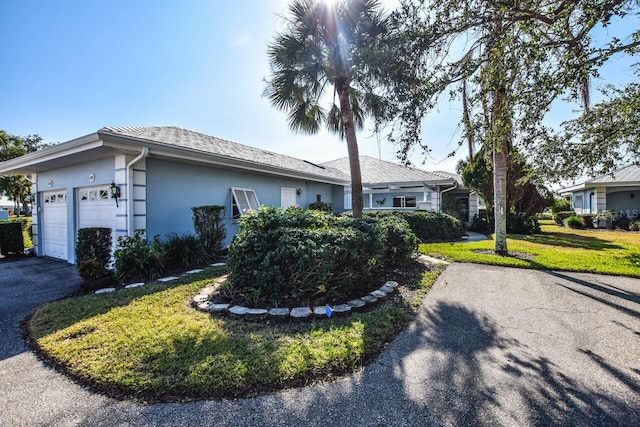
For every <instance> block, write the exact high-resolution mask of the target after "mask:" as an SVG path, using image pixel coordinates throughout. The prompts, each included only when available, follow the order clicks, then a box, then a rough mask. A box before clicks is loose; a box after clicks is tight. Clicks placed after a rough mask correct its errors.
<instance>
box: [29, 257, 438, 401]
mask: <svg viewBox="0 0 640 427" xmlns="http://www.w3.org/2000/svg"><path fill="white" fill-rule="evenodd" d="M439 272H440V270H438V271H435V272H426V273H419V274H416V275H414V279H412V280H410V282H411V283H407V284H406V285H407V286H401V292H398V293H396V294H395V295H396V296H395V297H394V298H393V299H392V300H391V301H389V302H388V303H387V304H385V305H384V306H380V307H378V308H376V309H374V310H372V311H370V312H367V313H361V314H354V315H351V316H350V317H347V318H343V319H335V318H334V319H329V320H322V321H315V322H312V323H289V324H283V325H274V324H261V323H244V322H239V321H234V320H230V319H222V318H212V317H211V316H210V315H208V314H204V313H201V312H198V311H196V310H194V309H193V308H191V307H189V306H187V298H188V297H189V296H191V295H193V294H195V293H197V292H198V291H199V290H200V289H201V288H202V287H204V286H205V285H206V284H208V283H210V282H212V281H213V279H214V278H215V277H218V276H220V275H221V274H224V273H226V271H224V270H223V269H208V270H206V271H205V272H203V273H200V274H198V275H196V276H195V277H185V278H183V279H181V282H179V283H177V284H171V285H149V286H145V287H141V288H135V289H130V290H122V291H118V292H114V293H111V294H101V295H87V296H83V297H79V298H72V299H67V300H63V301H58V302H54V303H52V304H49V305H46V306H44V307H42V308H40V309H39V310H37V311H36V312H35V313H34V315H33V316H32V317H31V318H30V319H29V321H28V323H27V330H28V332H29V334H30V336H31V338H32V339H33V340H34V341H35V342H36V345H37V347H38V348H39V350H40V352H41V353H42V354H43V355H44V357H45V358H47V359H48V360H49V361H51V362H52V363H53V364H56V365H58V366H59V367H61V368H62V369H63V370H65V371H66V372H68V373H69V374H70V375H72V376H73V377H75V378H77V379H79V380H80V381H81V382H83V383H86V384H89V385H91V386H93V387H94V388H96V389H99V390H101V391H103V392H106V393H108V394H112V395H125V396H129V397H140V398H142V399H150V400H172V399H176V398H177V399H184V398H202V397H234V396H247V395H252V394H256V393H259V392H261V391H269V390H274V389H277V388H282V387H287V386H293V385H302V384H308V383H312V382H315V381H318V380H325V379H327V378H330V377H332V376H335V375H342V374H344V373H348V372H352V371H353V370H355V369H357V368H359V367H360V366H362V365H363V364H364V363H366V362H367V361H369V360H371V359H372V358H373V357H374V356H375V355H377V354H378V353H379V352H380V351H381V350H382V349H383V348H384V347H385V345H386V343H387V342H388V341H389V340H390V339H391V338H392V337H394V336H395V335H396V334H397V333H398V332H399V331H401V330H402V329H403V328H404V327H405V326H406V324H407V322H408V321H409V320H410V319H411V317H412V315H413V313H414V311H415V309H416V307H417V304H419V301H420V300H421V299H422V297H423V296H424V294H425V293H426V291H427V290H428V289H429V287H430V286H431V285H432V284H433V282H434V281H435V279H436V278H437V276H438V274H439Z"/></svg>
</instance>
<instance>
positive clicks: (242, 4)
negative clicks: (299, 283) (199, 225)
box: [0, 0, 633, 172]
mask: <svg viewBox="0 0 640 427" xmlns="http://www.w3.org/2000/svg"><path fill="white" fill-rule="evenodd" d="M382 3H383V5H384V6H385V8H386V9H387V10H390V9H392V8H393V7H394V6H395V5H396V4H397V0H383V1H382ZM286 6H287V0H235V1H230V0H189V1H183V0H154V1H150V0H135V1H132V0H128V1H122V0H110V1H97V0H84V1H76V0H57V1H40V0H24V1H18V0H0V16H1V17H2V29H1V30H0V53H1V55H2V66H0V96H1V97H2V98H1V100H2V101H1V102H0V129H3V130H5V131H6V132H8V133H10V134H14V135H22V136H26V135H29V134H39V135H40V136H41V137H42V138H43V140H44V141H45V142H65V141H68V140H71V139H74V138H78V137H81V136H84V135H87V134H90V133H94V132H96V131H97V130H98V129H100V128H102V127H104V126H179V127H182V128H186V129H190V130H194V131H198V132H202V133H205V134H209V135H213V136H217V137H220V138H224V139H228V140H231V141H234V142H238V143H241V144H247V145H251V146H255V147H261V148H264V149H267V150H271V151H275V152H278V153H282V154H288V155H291V156H294V157H298V158H302V159H305V160H309V161H312V162H316V163H319V162H324V161H328V160H333V159H336V158H339V157H345V156H347V148H346V143H345V142H343V141H341V140H340V139H339V138H338V137H337V136H335V135H333V134H328V133H326V132H321V133H319V134H316V135H311V136H310V135H304V134H296V133H294V132H292V131H291V130H290V129H289V127H288V124H287V119H286V114H285V113H283V112H281V111H278V110H277V109H276V108H274V107H272V106H271V105H270V104H269V102H268V100H267V99H266V98H265V97H263V91H264V88H265V82H264V80H265V78H267V77H268V75H269V67H268V61H267V56H266V50H267V45H268V43H269V42H271V41H272V40H273V38H274V36H275V34H276V32H277V30H278V29H280V28H281V27H282V23H283V21H282V18H281V16H282V15H283V14H285V12H286ZM603 75H607V76H608V77H610V78H609V80H608V81H610V82H612V83H617V82H619V81H621V80H625V79H626V80H628V79H630V78H632V76H633V74H632V70H631V67H630V65H629V63H628V62H624V63H623V64H621V63H620V62H614V63H613V64H612V65H611V66H610V67H609V71H606V72H604V73H603ZM603 81H604V80H596V82H595V86H596V88H597V87H598V86H599V85H601V84H603ZM567 111H569V113H567ZM460 114H461V111H460V107H459V106H458V105H457V104H449V102H448V101H447V100H446V99H445V100H443V101H442V102H441V103H440V104H439V108H438V110H437V112H436V113H435V114H433V115H431V116H430V117H429V118H427V119H426V120H425V123H424V126H423V133H422V137H423V139H424V140H425V141H427V142H428V143H429V145H430V146H431V147H432V148H433V152H432V153H431V155H430V157H428V158H426V159H425V158H424V156H423V155H421V153H420V152H419V151H415V152H414V153H413V155H412V157H411V160H412V162H413V163H414V164H416V165H422V166H420V167H422V168H424V169H428V170H446V171H451V172H453V171H454V169H455V164H456V163H457V161H458V159H461V158H463V157H465V156H466V152H465V150H464V149H461V150H460V151H459V153H458V155H457V156H456V157H454V158H447V153H449V152H451V151H453V150H454V149H455V148H456V146H457V141H458V139H459V133H457V130H458V122H459V120H460ZM554 114H555V117H552V118H551V120H552V121H553V120H555V121H556V122H557V123H559V122H560V121H561V120H563V119H565V118H568V117H570V110H567V109H566V108H564V109H563V110H562V111H560V112H558V113H554ZM358 143H359V148H360V154H365V155H369V156H373V157H381V158H382V159H384V160H394V159H395V150H394V148H393V146H391V145H390V144H389V143H388V142H387V141H386V140H385V139H384V136H383V135H381V136H380V138H378V137H377V136H376V135H375V134H373V133H372V132H371V131H370V130H365V131H363V132H361V133H359V135H358ZM379 143H380V146H379ZM423 160H424V164H423Z"/></svg>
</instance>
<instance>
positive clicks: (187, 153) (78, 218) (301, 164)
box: [0, 127, 350, 263]
mask: <svg viewBox="0 0 640 427" xmlns="http://www.w3.org/2000/svg"><path fill="white" fill-rule="evenodd" d="M0 173H11V174H24V175H31V179H32V181H33V189H32V190H33V194H34V195H36V197H35V203H34V215H33V235H34V239H33V240H34V244H35V247H36V253H37V254H38V255H45V256H50V257H54V258H59V259H64V260H66V261H68V262H70V263H74V262H75V259H76V258H75V240H76V236H77V230H78V229H80V228H84V227H97V226H99V227H108V228H111V229H112V230H113V236H114V244H115V242H116V238H117V237H119V236H124V235H132V234H133V233H134V231H135V230H137V229H144V230H146V233H147V235H148V236H154V235H156V234H160V235H161V237H164V236H165V235H166V234H167V233H170V232H175V233H178V234H184V233H193V232H194V229H193V220H192V211H191V208H192V207H195V206H203V205H223V206H225V207H226V208H227V210H226V223H227V236H228V237H227V243H228V241H229V239H230V238H231V236H233V234H235V233H236V231H237V224H236V221H235V218H237V217H238V216H239V215H240V214H241V213H242V212H243V211H245V210H247V209H256V208H257V207H258V206H259V205H260V204H264V205H273V206H282V207H289V206H293V205H300V206H308V205H309V204H310V203H313V202H316V201H318V200H320V201H323V202H330V203H333V204H334V206H335V207H336V209H337V210H340V208H341V205H342V200H343V194H344V187H345V186H348V185H349V182H350V179H349V176H348V175H346V174H345V173H343V172H341V171H338V170H336V169H332V168H329V167H326V166H322V165H316V164H314V163H311V162H308V161H305V160H300V159H296V158H293V157H289V156H285V155H281V154H277V153H273V152H270V151H266V150H262V149H259V148H254V147H249V146H246V145H241V144H237V143H234V142H231V141H226V140H223V139H220V138H215V137H213V136H208V135H204V134H201V133H197V132H192V131H189V130H186V129H181V128H178V127H120V128H115V127H107V128H102V129H100V130H98V131H97V132H96V133H92V134H90V135H87V136H83V137H81V138H78V139H74V140H72V141H68V142H65V143H62V144H59V145H55V146H53V147H49V148H46V149H44V150H41V151H37V152H34V153H29V154H27V155H24V156H22V157H18V158H15V159H11V160H8V161H6V162H4V163H0ZM116 191H117V192H119V193H120V196H119V197H117V198H114V196H113V192H116ZM336 200H337V201H339V203H334V201H336Z"/></svg>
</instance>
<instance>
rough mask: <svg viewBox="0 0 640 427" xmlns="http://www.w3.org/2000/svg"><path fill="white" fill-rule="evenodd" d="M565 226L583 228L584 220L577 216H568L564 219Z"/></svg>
mask: <svg viewBox="0 0 640 427" xmlns="http://www.w3.org/2000/svg"><path fill="white" fill-rule="evenodd" d="M564 225H565V227H569V228H574V229H582V228H584V222H582V219H581V218H580V217H577V216H575V215H574V216H570V217H569V218H567V219H565V220H564Z"/></svg>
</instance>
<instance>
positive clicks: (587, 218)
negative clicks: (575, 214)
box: [579, 215, 597, 228]
mask: <svg viewBox="0 0 640 427" xmlns="http://www.w3.org/2000/svg"><path fill="white" fill-rule="evenodd" d="M579 217H580V218H581V219H582V222H583V223H584V226H585V228H596V227H595V224H594V222H593V221H594V219H595V218H597V215H579Z"/></svg>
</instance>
